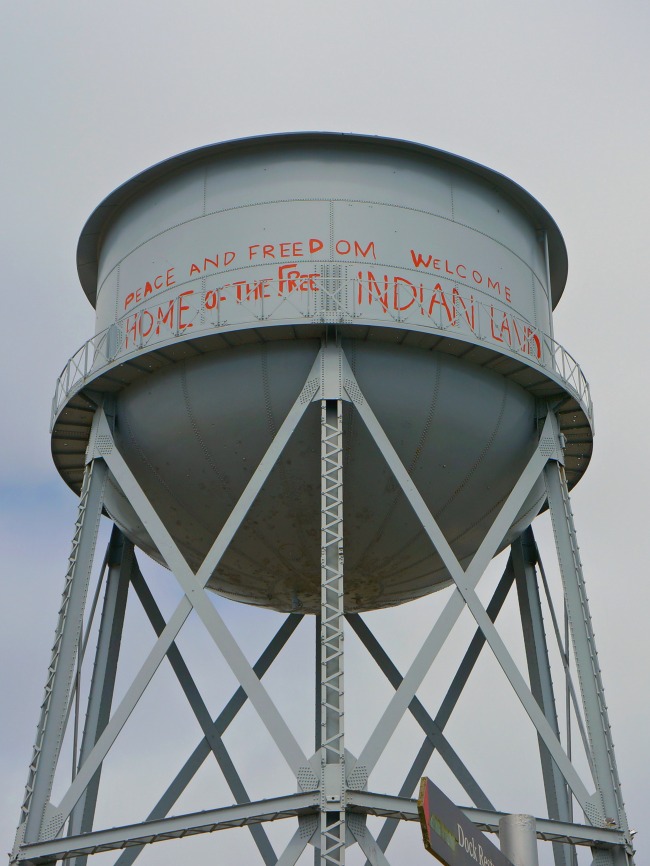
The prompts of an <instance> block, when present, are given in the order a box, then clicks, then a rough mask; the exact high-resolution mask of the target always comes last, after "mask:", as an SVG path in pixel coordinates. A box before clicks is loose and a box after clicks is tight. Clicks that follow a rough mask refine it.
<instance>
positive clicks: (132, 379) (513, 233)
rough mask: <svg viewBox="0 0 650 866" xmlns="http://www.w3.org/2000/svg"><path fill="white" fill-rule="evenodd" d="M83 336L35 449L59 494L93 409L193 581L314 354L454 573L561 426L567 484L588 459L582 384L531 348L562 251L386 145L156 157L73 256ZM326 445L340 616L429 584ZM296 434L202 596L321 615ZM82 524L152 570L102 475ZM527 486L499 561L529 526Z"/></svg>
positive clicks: (137, 531) (516, 211)
mask: <svg viewBox="0 0 650 866" xmlns="http://www.w3.org/2000/svg"><path fill="white" fill-rule="evenodd" d="M78 267H79V274H80V278H81V282H82V285H83V288H84V290H85V292H86V294H87V296H88V298H89V299H90V301H91V302H92V303H93V305H94V306H95V307H96V311H97V319H96V323H97V327H96V335H95V336H94V337H93V338H92V339H91V340H90V341H89V342H88V343H87V344H86V345H85V346H84V347H82V349H80V351H79V352H78V353H77V355H75V357H74V358H73V359H72V360H71V362H70V364H68V366H67V367H66V369H65V370H64V371H63V374H62V376H61V378H60V380H59V385H58V387H57V394H56V397H55V405H54V413H53V439H52V442H53V454H54V459H55V462H56V464H57V466H58V468H59V471H60V472H61V474H62V476H63V477H64V479H65V480H66V481H67V482H68V484H69V485H70V486H71V487H73V489H75V490H78V489H79V487H80V484H81V478H82V474H83V465H84V456H83V455H84V450H85V443H86V441H87V438H88V432H89V426H90V420H91V418H92V413H93V409H94V405H95V403H96V402H97V400H98V399H99V397H100V396H101V395H103V396H104V397H106V396H107V395H110V396H111V398H112V399H113V402H112V407H113V408H112V412H113V413H114V417H115V431H116V439H117V443H118V446H119V449H120V451H121V453H122V454H123V456H124V458H125V459H126V461H127V463H128V465H129V466H130V468H131V470H132V471H133V473H134V474H135V476H136V478H137V479H138V481H139V482H140V484H141V486H142V487H143V489H144V490H145V492H146V494H147V495H148V497H149V498H150V500H151V501H152V503H154V504H155V507H156V509H157V511H158V513H159V514H160V516H161V517H162V518H163V520H164V522H165V524H166V526H167V528H168V530H169V532H170V533H171V534H172V535H173V537H174V539H175V540H176V542H177V544H178V545H179V546H180V548H181V550H182V551H183V553H184V555H185V557H186V558H187V561H188V562H189V563H190V565H191V566H192V567H194V568H198V566H199V564H200V563H201V561H202V559H203V557H204V556H205V554H206V553H207V551H208V549H209V547H210V545H211V544H212V541H213V540H214V538H215V536H216V534H217V532H218V530H219V529H220V527H221V526H222V525H223V523H224V522H225V520H226V518H227V516H228V514H229V512H230V510H231V509H232V507H233V506H234V504H235V502H236V501H237V498H238V496H239V495H240V493H241V492H242V490H243V488H244V486H245V484H246V482H247V480H248V479H249V477H250V475H251V472H252V471H253V470H254V468H255V466H256V465H257V463H258V461H259V460H260V458H261V456H262V455H263V454H264V451H265V450H266V448H267V447H268V446H269V444H270V442H271V441H272V438H273V436H274V433H275V431H276V430H277V428H278V426H279V424H280V423H281V422H282V420H283V418H284V416H285V415H286V413H287V411H288V409H289V408H290V406H291V405H292V403H293V402H294V400H295V399H296V397H297V395H298V394H299V393H300V391H301V389H302V388H303V385H304V383H305V380H306V378H307V376H308V374H309V371H310V369H311V367H312V365H313V363H314V360H315V358H316V356H317V354H318V352H319V348H320V346H321V342H322V341H323V340H325V339H338V340H341V341H342V344H343V346H344V349H345V352H346V355H347V357H348V358H349V360H350V363H351V365H352V367H353V370H354V372H355V375H356V378H357V381H358V383H359V386H360V388H361V390H362V391H363V394H364V396H365V398H366V399H367V400H368V402H369V403H370V404H371V406H372V408H373V410H374V412H375V414H376V415H377V417H378V419H379V421H380V423H381V424H382V426H383V428H384V430H385V431H386V433H387V434H388V436H389V438H390V439H391V441H392V443H393V445H394V447H395V448H396V450H397V452H398V454H399V456H400V458H401V460H402V461H403V463H404V464H405V466H406V467H407V468H408V470H409V471H410V473H411V476H412V478H413V480H414V482H415V483H416V485H417V487H418V489H419V490H420V492H421V494H422V495H423V497H424V499H425V501H426V503H427V505H428V507H429V509H430V510H431V512H432V514H433V515H434V517H435V518H436V520H437V521H438V523H439V525H440V526H441V528H442V529H443V531H444V533H445V535H446V537H447V539H448V540H449V542H450V544H451V546H452V548H453V550H454V552H455V553H456V555H457V557H458V558H459V559H460V561H461V563H463V564H467V563H468V562H469V560H470V559H471V557H472V555H473V554H474V553H475V551H476V550H477V548H478V546H479V544H480V542H481V540H482V538H483V536H484V534H485V532H486V531H487V529H488V527H489V526H490V524H491V522H492V520H493V519H494V516H495V514H496V513H497V511H498V509H499V506H500V505H501V504H502V503H503V502H504V500H505V498H506V497H507V496H508V494H509V492H510V491H511V489H512V486H513V484H514V483H515V481H516V479H517V478H518V476H519V474H520V473H521V471H522V468H523V467H524V465H525V463H526V461H527V460H528V458H529V456H530V454H531V451H532V450H533V449H534V448H535V447H536V441H537V433H538V429H537V428H538V423H539V417H540V411H541V410H540V405H547V404H550V405H552V406H553V407H554V408H555V409H556V410H557V412H558V416H559V418H560V423H561V426H562V430H563V433H564V435H565V437H566V439H567V448H566V454H567V458H566V459H567V466H566V469H567V476H568V478H569V482H570V484H574V483H575V482H576V481H577V480H578V479H579V477H580V475H581V474H582V472H583V471H584V469H585V468H586V465H587V463H588V460H589V456H590V453H591V436H592V417H591V402H590V398H589V392H588V387H587V384H586V382H585V380H584V378H583V377H582V374H581V372H580V370H579V368H578V366H577V365H576V364H575V362H573V360H572V359H571V357H570V356H569V355H568V353H567V352H566V351H565V350H564V349H562V347H560V346H559V345H558V344H557V343H556V342H555V341H554V340H553V335H552V309H553V307H554V305H555V304H556V303H557V301H558V300H559V298H560V296H561V294H562V291H563V289H564V285H565V281H566V273H567V260H566V251H565V247H564V243H563V240H562V237H561V235H560V233H559V230H558V228H557V226H556V225H555V223H554V221H553V220H552V218H551V217H550V216H549V214H548V213H547V212H546V211H545V210H544V208H543V207H542V206H541V205H540V204H539V203H538V202H537V201H536V200H535V199H534V198H533V197H531V196H530V195H529V194H528V193H527V192H525V191H524V190H523V189H522V188H521V187H519V186H518V185H517V184H515V183H514V182H512V181H510V180H508V179H507V178H505V177H503V176H502V175H500V174H498V173H496V172H494V171H491V170H489V169H486V168H484V167H482V166H479V165H477V164H475V163H473V162H470V161H468V160H466V159H462V158H460V157H457V156H453V155H451V154H448V153H444V152H441V151H438V150H435V149H433V148H429V147H424V146H422V145H417V144H412V143H409V142H403V141H396V140H390V139H384V138H375V137H368V136H358V135H340V134H332V133H296V134H285V135H274V136H265V137H260V138H253V139H245V140H241V141H233V142H227V143H222V144H216V145H212V146H209V147H204V148H201V149H199V150H195V151H192V152H190V153H186V154H183V155H180V156H176V157H173V158H172V159H169V160H167V161H165V162H163V163H161V164H159V165H156V166H154V167H153V168H150V169H148V170H146V171H144V172H143V173H142V174H140V175H138V176H136V177H135V178H133V179H132V180H130V181H128V182H127V183H125V184H124V185H123V186H121V187H119V188H118V189H117V190H116V191H115V192H113V193H112V194H111V195H109V196H108V198H107V199H106V200H105V201H104V202H102V204H101V205H100V206H99V207H98V208H97V210H96V211H95V212H94V213H93V214H92V216H91V217H90V219H89V220H88V222H87V224H86V226H85V228H84V230H83V232H82V235H81V239H80V242H79V248H78ZM347 417H348V419H349V424H347V425H346V437H345V443H346V444H345V449H346V451H345V469H344V471H345V484H346V501H345V509H346V511H345V586H346V608H347V610H349V611H363V610H368V609H375V608H380V607H384V606H389V605H395V604H399V603H401V602H405V601H408V600H410V599H414V598H417V597H420V596H422V595H425V594H427V593H429V592H431V591H433V590H436V589H438V588H440V587H441V586H443V585H445V584H446V583H447V582H448V580H449V576H448V574H447V572H446V570H445V568H444V566H443V565H442V563H441V560H440V558H439V556H438V555H437V553H436V552H435V551H434V549H433V548H432V546H431V543H430V542H429V540H428V538H427V537H426V536H425V533H424V532H423V530H422V528H421V526H420V524H419V522H418V520H417V519H416V517H415V515H414V514H413V512H412V511H411V508H410V506H409V505H408V504H407V502H406V500H405V499H404V497H403V495H402V494H401V493H400V492H399V488H398V486H397V485H396V483H395V482H394V479H393V477H392V475H391V473H390V471H389V470H388V468H387V466H386V464H385V462H384V460H383V458H382V455H381V454H380V453H379V451H378V449H377V448H376V446H375V445H374V443H373V441H372V440H371V438H370V436H369V435H368V433H367V432H366V430H365V429H364V428H363V425H362V424H361V423H360V421H359V420H358V418H355V417H354V416H352V414H350V415H349V416H347ZM319 423H320V420H319V414H318V411H317V409H316V407H312V409H311V410H310V411H308V412H307V413H306V415H305V417H304V419H303V421H302V422H301V425H300V426H299V427H298V429H297V430H296V432H295V434H294V435H293V437H292V439H291V441H290V442H289V445H288V446H287V448H286V449H285V451H284V453H283V455H282V459H281V460H280V462H279V464H278V465H277V466H276V468H275V469H274V471H273V473H272V475H271V477H270V478H269V480H268V482H267V484H266V485H265V487H264V489H263V491H262V493H261V495H260V496H259V497H258V499H257V501H256V502H255V504H254V506H253V508H252V509H251V511H250V513H249V514H248V517H247V519H246V521H245V523H244V525H243V526H242V527H241V529H240V530H239V532H238V533H237V535H236V537H235V539H234V542H233V544H232V545H231V546H230V548H229V549H228V551H227V553H226V554H225V556H224V558H223V559H222V561H221V563H220V565H219V567H218V569H217V570H216V572H215V573H214V574H213V576H212V578H211V580H210V583H209V586H210V587H211V588H212V589H214V590H215V591H217V592H219V593H221V594H223V595H224V596H227V597H229V598H232V599H236V600H239V601H243V602H247V603H251V604H256V605H262V606H266V607H270V608H274V609H276V610H282V611H288V610H301V611H305V612H317V611H318V609H319V599H320V571H319V569H320V560H319V556H320V543H319V534H320V499H319V484H320V469H319V458H320V455H319V451H318V448H319V445H318V443H319V432H318V429H319ZM108 485H109V486H108V490H107V493H106V499H105V508H106V510H107V511H108V513H109V514H110V516H111V518H112V519H113V520H114V521H115V522H116V523H117V524H118V526H120V528H122V530H123V531H124V532H125V534H126V535H127V536H128V537H129V538H131V539H132V540H133V542H134V543H135V544H136V545H138V546H139V547H140V548H142V549H143V550H144V551H146V552H147V553H149V554H150V555H151V556H153V557H154V558H160V557H159V555H158V553H157V551H156V549H155V547H154V545H153V543H152V541H151V539H150V538H149V536H148V534H147V532H146V529H145V528H144V527H143V526H142V525H141V523H140V521H139V520H138V518H137V516H136V514H135V512H134V511H133V509H132V508H131V506H130V505H129V502H128V501H127V499H126V497H125V496H124V495H123V494H122V492H121V491H120V490H119V488H118V487H117V485H116V484H114V483H113V482H112V481H111V479H110V478H109V482H108ZM544 497H545V492H544V487H543V484H542V483H541V481H540V483H539V484H538V486H537V487H536V488H534V490H533V492H532V494H531V495H530V496H529V498H528V500H527V501H526V503H525V504H524V506H523V508H522V509H521V511H520V513H519V515H518V517H517V519H516V520H515V521H514V523H513V525H512V527H511V529H510V531H509V533H508V535H507V536H506V537H505V538H504V539H503V545H506V544H507V543H509V542H510V541H511V540H512V539H513V538H515V537H516V536H517V534H518V533H520V532H521V531H522V530H523V529H524V528H525V527H527V526H528V525H529V524H530V522H531V521H532V519H533V518H534V517H535V515H536V514H537V513H538V512H539V510H540V509H541V508H542V507H543V505H544Z"/></svg>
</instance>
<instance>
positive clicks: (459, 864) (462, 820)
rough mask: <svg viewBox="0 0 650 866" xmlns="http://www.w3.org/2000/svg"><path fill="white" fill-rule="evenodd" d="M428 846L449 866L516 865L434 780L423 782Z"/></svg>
mask: <svg viewBox="0 0 650 866" xmlns="http://www.w3.org/2000/svg"><path fill="white" fill-rule="evenodd" d="M418 812H419V815H420V824H421V825H422V836H423V838H424V847H425V848H426V849H427V851H428V852H429V853H430V854H433V856H434V857H436V858H437V859H438V860H439V861H440V862H441V863H444V864H445V866H512V863H511V862H510V860H508V858H507V857H504V855H503V854H502V853H501V851H499V849H498V848H497V847H496V845H494V844H493V843H492V842H490V840H489V839H488V837H487V836H486V835H485V834H484V833H481V831H480V830H477V828H476V826H475V825H474V824H473V823H472V822H471V821H470V820H469V818H466V817H465V815H464V814H463V812H461V810H460V809H459V808H458V806H456V805H455V804H454V803H452V801H451V800H450V799H449V797H447V796H446V795H445V794H443V792H442V791H441V790H440V788H438V787H436V785H434V784H433V782H432V781H431V780H430V779H427V778H424V779H422V781H421V783H420V793H419V796H418Z"/></svg>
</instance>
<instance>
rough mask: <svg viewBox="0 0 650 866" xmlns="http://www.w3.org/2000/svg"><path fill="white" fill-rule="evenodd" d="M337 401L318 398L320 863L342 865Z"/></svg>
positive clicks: (340, 418) (340, 517)
mask: <svg viewBox="0 0 650 866" xmlns="http://www.w3.org/2000/svg"><path fill="white" fill-rule="evenodd" d="M342 421H343V404H342V401H341V400H340V399H339V400H321V631H320V640H321V661H320V681H321V732H322V736H321V740H320V742H321V746H320V762H321V817H320V862H321V866H330V864H336V866H342V864H344V863H345V745H344V736H343V732H344V715H343V658H344V656H343V623H344V599H343V441H342V438H343V430H342Z"/></svg>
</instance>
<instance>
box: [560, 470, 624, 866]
mask: <svg viewBox="0 0 650 866" xmlns="http://www.w3.org/2000/svg"><path fill="white" fill-rule="evenodd" d="M544 479H545V481H546V489H547V492H548V503H549V508H550V512H551V520H552V523H553V532H554V534H555V542H556V545H557V553H558V560H559V563H560V572H561V574H562V581H563V584H564V594H565V599H566V605H567V611H568V616H569V622H570V626H571V636H572V639H573V649H574V654H575V661H576V669H577V671H578V679H579V682H580V688H581V691H582V701H583V706H584V713H585V719H586V722H587V730H588V732H589V740H590V746H591V753H592V760H593V768H594V776H595V778H594V781H595V783H596V798H595V802H594V800H593V799H592V801H591V803H590V804H589V805H591V806H593V809H590V810H588V811H591V814H589V813H588V814H587V817H588V818H589V819H590V820H591V822H592V823H593V824H596V826H598V825H599V821H600V826H608V825H610V826H611V825H613V826H616V827H620V828H621V829H622V830H624V832H626V833H627V832H628V824H627V817H626V815H625V807H624V804H623V798H622V795H621V786H620V781H619V778H618V770H617V767H616V759H615V756H614V744H613V742H612V734H611V728H610V725H609V718H608V715H607V706H606V704H605V697H604V692H603V684H602V678H601V673H600V665H599V664H598V655H597V652H596V644H595V640H594V633H593V628H592V624H591V614H590V612H589V604H588V601H587V594H586V591H585V585H584V577H583V573H582V563H581V561H580V551H579V549H578V542H577V538H576V532H575V526H574V523H573V512H572V511H571V503H570V500H569V491H568V487H567V483H566V476H565V474H564V467H563V466H562V465H561V464H560V463H557V462H552V463H549V464H548V466H547V467H546V469H545V471H544ZM594 853H595V854H596V852H594ZM601 854H602V852H601V853H599V855H598V856H599V857H601V860H599V861H598V862H599V863H600V862H602V863H603V866H605V862H606V861H605V860H602V856H601ZM609 858H610V859H609V862H610V863H611V864H615V866H626V864H630V863H632V862H633V860H632V855H631V854H630V853H626V852H625V851H623V850H622V849H615V850H612V851H611V852H610V854H609Z"/></svg>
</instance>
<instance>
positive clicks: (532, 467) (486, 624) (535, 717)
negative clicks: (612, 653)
mask: <svg viewBox="0 0 650 866" xmlns="http://www.w3.org/2000/svg"><path fill="white" fill-rule="evenodd" d="M344 377H345V378H344V381H345V388H346V392H347V394H348V396H349V398H350V399H351V400H352V402H353V403H354V404H355V406H356V408H357V411H358V412H359V414H360V415H361V417H362V420H363V421H364V423H365V425H366V427H367V428H368V431H369V433H370V435H371V436H372V437H373V439H374V440H375V443H376V444H377V446H378V447H379V449H380V451H381V452H382V454H383V456H384V458H385V460H386V462H387V464H388V466H389V468H390V470H391V471H392V473H393V475H394V476H395V478H396V480H397V482H398V483H399V485H400V486H401V488H402V490H403V492H404V495H405V496H406V498H407V499H408V501H409V503H410V504H411V507H412V508H413V510H414V511H415V514H416V516H417V517H418V519H419V520H420V522H421V524H422V527H423V528H424V531H425V532H426V533H427V535H428V536H429V539H430V540H431V543H432V544H433V545H434V547H435V548H436V550H437V551H438V553H439V555H440V557H441V558H442V560H443V562H444V564H445V566H446V568H447V570H448V572H449V574H450V575H451V577H452V579H453V581H454V583H455V584H456V591H455V592H454V593H453V595H452V596H451V598H450V599H449V601H448V602H447V605H446V607H445V609H444V610H443V612H442V614H441V616H440V618H439V619H438V622H437V623H436V625H435V626H434V628H433V629H432V631H431V633H430V635H429V637H428V638H427V639H426V640H425V643H424V645H423V647H422V649H421V650H420V652H419V653H418V655H417V657H416V659H415V661H414V662H413V664H412V665H411V668H410V669H409V671H408V672H407V674H406V675H405V677H404V679H403V681H402V684H401V685H400V687H399V688H398V689H397V691H396V693H395V695H394V696H393V698H392V700H391V702H390V703H389V705H388V708H387V709H386V711H385V713H384V716H383V717H382V718H381V719H380V721H379V723H378V725H377V727H376V728H375V731H374V732H373V734H372V735H371V737H370V739H369V740H368V743H367V744H366V746H365V748H364V750H363V752H362V753H361V755H360V756H359V759H358V764H359V765H362V766H365V767H366V768H367V770H368V772H370V771H371V769H372V768H373V767H374V766H375V764H376V762H377V760H378V759H379V756H380V755H381V753H382V752H383V749H384V747H385V745H386V744H387V742H388V740H389V739H390V737H391V736H392V734H393V732H394V731H395V728H396V727H397V724H398V723H399V721H400V720H401V718H402V716H403V715H404V712H405V711H406V709H407V707H408V705H409V704H410V703H411V700H412V699H413V697H414V695H415V692H416V691H417V688H418V687H419V685H420V684H421V682H422V680H423V679H424V677H425V675H426V673H427V672H428V670H429V668H430V666H431V664H432V662H433V659H434V658H435V656H436V655H437V653H438V651H439V649H440V647H441V646H442V643H444V639H446V637H447V635H448V634H449V633H450V632H451V629H452V627H453V626H454V625H455V623H456V621H457V620H458V617H459V616H460V613H461V611H462V609H463V607H464V606H465V605H467V607H468V608H469V610H470V612H471V614H472V616H473V617H474V619H475V620H476V623H477V625H478V626H479V628H480V629H481V631H482V632H483V634H484V635H485V638H486V640H487V642H488V644H489V645H490V648H491V649H492V652H493V653H494V655H495V657H496V659H497V661H498V662H499V664H500V665H501V667H502V669H503V671H504V673H505V674H506V676H507V678H508V680H509V681H510V684H511V685H512V687H513V689H514V691H515V693H516V694H517V696H518V698H519V700H520V702H521V703H522V705H523V707H524V709H525V711H526V712H527V714H528V716H529V717H530V719H531V721H532V722H533V725H534V726H535V728H536V729H537V732H538V734H539V735H540V737H541V738H542V740H543V741H544V744H545V745H546V747H547V748H548V750H549V752H550V754H551V756H552V758H553V760H554V761H555V763H556V764H557V765H558V767H559V768H560V770H561V772H562V774H563V775H564V777H565V779H566V781H567V783H568V784H569V786H570V788H571V790H572V791H573V793H574V794H575V796H576V799H577V800H578V802H579V803H580V805H581V806H582V807H583V809H584V808H585V806H586V803H587V800H588V798H589V793H588V791H587V789H586V788H585V786H584V784H583V782H582V780H581V779H580V777H579V775H578V773H577V772H576V770H575V768H574V767H573V765H572V764H571V762H570V761H569V759H568V757H567V756H566V753H565V752H564V749H563V748H562V746H561V744H560V742H559V740H558V738H557V736H556V735H555V732H554V731H553V729H552V727H551V726H550V725H549V723H548V721H547V719H546V717H545V716H544V713H543V712H542V710H541V709H540V708H539V705H538V704H537V701H536V700H535V698H534V697H533V695H532V694H531V692H530V689H529V688H528V685H527V684H526V682H525V680H524V678H523V676H522V675H521V673H520V672H519V669H518V668H517V666H516V664H515V663H514V661H513V659H512V657H511V656H510V653H509V652H508V650H507V648H506V646H505V644H504V643H503V641H502V639H501V636H500V635H499V633H498V631H497V629H496V628H495V626H494V624H493V623H492V621H491V620H490V617H489V616H488V614H487V612H486V610H485V608H484V607H483V605H482V603H481V601H480V599H479V598H478V596H477V594H476V592H475V589H474V587H475V586H476V585H477V584H478V581H479V579H480V577H481V575H482V574H483V571H484V569H485V568H486V566H487V564H488V563H489V561H490V560H491V559H492V557H493V556H494V554H495V553H496V551H497V549H498V547H499V545H500V543H501V541H502V540H503V538H504V536H505V535H506V533H507V531H508V529H509V528H510V526H511V525H512V521H513V520H514V518H515V517H516V515H517V513H518V512H519V510H520V508H521V506H522V505H523V503H524V501H525V499H526V497H527V495H528V494H529V493H530V491H531V489H532V487H533V485H534V484H535V482H536V481H537V479H538V478H539V477H540V475H541V473H542V471H543V469H544V466H545V465H546V463H547V462H548V459H549V456H548V455H543V454H542V453H541V452H540V449H539V448H537V449H535V452H534V453H533V455H532V456H531V458H530V459H529V461H528V464H527V465H526V467H525V469H524V471H523V472H522V474H521V475H520V476H519V479H518V481H517V483H516V484H515V486H514V488H513V490H512V491H511V493H510V495H509V496H508V498H507V500H506V502H505V504H504V505H503V506H502V508H501V510H500V512H499V514H498V515H497V517H496V519H495V521H494V522H493V524H492V526H491V527H490V529H489V530H488V532H487V534H486V536H485V538H484V539H483V542H482V543H481V546H480V547H479V549H478V551H477V552H476V554H475V555H474V557H473V559H472V562H471V563H470V565H469V567H468V569H467V570H466V571H465V570H464V569H463V568H462V566H461V565H460V563H459V562H458V559H457V558H456V555H455V554H454V552H453V550H452V549H451V546H450V545H449V543H448V541H447V540H446V538H445V537H444V535H443V533H442V530H441V529H440V527H439V526H438V524H437V522H436V520H435V519H434V517H433V515H432V514H431V512H430V511H429V509H428V508H427V506H426V503H425V501H424V499H423V498H422V496H421V495H420V493H419V491H418V490H417V488H416V487H415V484H414V483H413V480H412V479H411V477H410V475H409V473H408V471H407V470H406V468H405V467H404V465H403V463H402V461H401V460H400V458H399V456H398V454H397V452H396V451H395V449H394V448H393V446H392V443H391V442H390V440H389V439H388V437H387V436H386V433H385V432H384V430H383V428H382V427H381V425H380V424H379V422H378V420H377V418H376V417H375V414H374V413H373V411H372V409H371V408H370V406H369V405H368V403H367V401H366V400H365V398H364V397H363V394H362V392H361V389H360V388H359V385H358V383H357V381H356V379H355V377H354V374H353V373H352V370H351V368H350V367H349V365H348V364H347V362H345V364H344ZM547 438H551V439H552V440H553V441H555V439H556V438H557V437H556V436H555V434H554V428H553V423H552V417H551V415H550V414H549V415H548V416H547V419H546V422H545V424H544V427H543V430H542V433H541V436H540V439H547ZM559 456H560V455H559V454H555V455H553V458H554V459H557V458H558V457H559Z"/></svg>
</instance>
